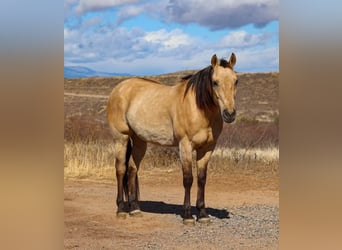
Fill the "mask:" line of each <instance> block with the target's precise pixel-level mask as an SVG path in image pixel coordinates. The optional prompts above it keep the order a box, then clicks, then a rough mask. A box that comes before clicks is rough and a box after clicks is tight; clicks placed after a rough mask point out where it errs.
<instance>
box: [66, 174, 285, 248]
mask: <svg viewBox="0 0 342 250" xmlns="http://www.w3.org/2000/svg"><path fill="white" fill-rule="evenodd" d="M113 171H114V170H113ZM113 176H114V172H113ZM278 180H279V179H278V177H277V176H258V175H254V174H252V173H250V174H247V173H240V174H222V173H220V174H216V175H215V174H210V173H209V176H208V181H207V189H206V205H207V208H208V212H209V214H210V215H211V219H212V223H210V224H209V225H203V224H199V223H197V222H196V224H195V225H194V226H186V225H183V224H182V217H181V213H182V202H183V194H184V191H183V186H182V179H181V171H176V170H162V169H152V170H145V171H142V170H141V171H140V187H141V210H142V211H143V216H142V217H139V218H136V217H129V216H128V217H127V218H126V219H120V218H117V217H116V214H115V212H116V205H115V198H116V182H115V179H114V178H113V180H112V181H96V182H95V181H90V180H65V184H64V214H65V221H64V223H65V235H64V247H65V248H66V249H277V248H278V234H279V216H278V210H279V192H278V189H279V181H278ZM196 190H197V187H196V179H195V180H194V185H193V188H192V197H191V200H192V204H195V198H196ZM193 212H194V213H196V209H195V208H193Z"/></svg>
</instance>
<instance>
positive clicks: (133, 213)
mask: <svg viewBox="0 0 342 250" xmlns="http://www.w3.org/2000/svg"><path fill="white" fill-rule="evenodd" d="M129 215H130V216H133V217H142V212H141V211H140V210H139V209H136V210H133V211H131V212H129Z"/></svg>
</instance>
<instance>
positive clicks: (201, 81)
mask: <svg viewBox="0 0 342 250" xmlns="http://www.w3.org/2000/svg"><path fill="white" fill-rule="evenodd" d="M220 66H221V67H224V68H228V67H229V68H230V65H229V63H228V62H227V61H226V60H224V59H221V60H220ZM213 70H214V69H213V67H212V66H208V67H206V68H204V69H202V70H200V71H198V72H197V73H195V74H192V75H187V76H184V77H183V78H182V80H183V81H186V80H189V81H188V83H187V85H186V88H185V92H184V96H186V94H187V93H188V91H189V89H190V87H191V88H192V89H193V90H194V92H195V96H196V104H197V107H198V108H199V109H201V110H205V111H207V110H213V109H214V108H215V107H216V103H215V101H214V90H213V82H212V75H213Z"/></svg>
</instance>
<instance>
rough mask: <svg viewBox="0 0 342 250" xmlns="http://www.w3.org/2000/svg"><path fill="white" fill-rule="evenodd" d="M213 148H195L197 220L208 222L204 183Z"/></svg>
mask: <svg viewBox="0 0 342 250" xmlns="http://www.w3.org/2000/svg"><path fill="white" fill-rule="evenodd" d="M214 148H215V145H214V146H210V147H207V148H201V149H199V150H197V201H196V208H197V210H198V211H199V216H198V222H203V223H208V222H210V219H209V216H208V214H207V211H206V209H205V201H204V196H205V184H206V181H207V166H208V162H209V159H210V157H211V155H212V152H213V150H214Z"/></svg>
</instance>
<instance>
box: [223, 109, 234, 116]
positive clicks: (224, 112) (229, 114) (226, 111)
mask: <svg viewBox="0 0 342 250" xmlns="http://www.w3.org/2000/svg"><path fill="white" fill-rule="evenodd" d="M223 115H225V116H235V115H236V110H235V109H234V110H233V112H232V113H230V112H229V111H228V109H225V110H223Z"/></svg>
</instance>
